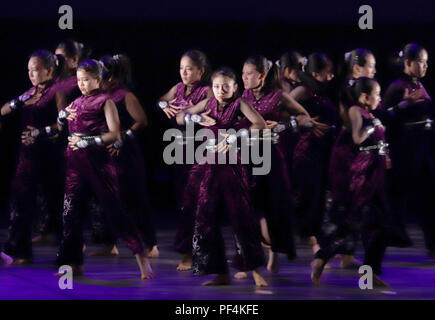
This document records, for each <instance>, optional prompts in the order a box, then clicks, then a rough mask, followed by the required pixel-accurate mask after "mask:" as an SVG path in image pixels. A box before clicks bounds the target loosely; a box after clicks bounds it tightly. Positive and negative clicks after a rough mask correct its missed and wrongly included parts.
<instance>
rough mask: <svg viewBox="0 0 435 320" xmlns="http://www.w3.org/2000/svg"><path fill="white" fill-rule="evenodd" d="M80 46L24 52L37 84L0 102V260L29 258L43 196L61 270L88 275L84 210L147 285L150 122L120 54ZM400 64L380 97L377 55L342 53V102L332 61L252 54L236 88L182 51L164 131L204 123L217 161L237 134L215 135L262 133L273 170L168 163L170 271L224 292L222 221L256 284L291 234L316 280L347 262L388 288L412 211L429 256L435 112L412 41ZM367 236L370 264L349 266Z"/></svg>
mask: <svg viewBox="0 0 435 320" xmlns="http://www.w3.org/2000/svg"><path fill="white" fill-rule="evenodd" d="M82 49H83V48H82V46H80V44H79V43H77V42H74V41H65V42H62V43H61V44H60V45H59V46H58V48H57V50H56V53H57V54H55V55H54V54H52V53H50V52H48V51H44V50H43V51H37V52H35V53H33V54H32V55H31V57H30V59H29V63H28V67H29V78H30V80H31V82H32V84H33V86H34V87H32V88H31V89H30V90H28V91H26V92H25V93H24V94H23V95H21V96H20V97H18V98H17V99H14V100H11V101H10V102H8V103H6V104H5V105H4V106H3V107H2V109H1V118H0V119H1V121H7V117H8V115H9V114H11V113H19V114H20V130H21V137H22V142H21V145H20V149H19V157H18V164H17V169H16V172H15V175H14V178H13V181H12V185H11V198H10V206H11V225H10V228H9V239H8V241H7V243H6V244H5V246H4V252H2V255H1V257H2V260H3V261H4V263H5V264H10V263H24V262H30V261H31V260H32V224H33V215H34V213H33V211H34V208H37V207H38V204H40V202H41V201H39V202H38V197H42V199H43V200H42V202H43V203H44V204H45V205H44V207H45V211H46V212H47V213H46V215H47V219H45V224H44V225H45V230H44V232H43V234H42V236H44V234H47V233H48V232H55V233H56V232H57V233H58V234H59V235H60V238H61V244H60V248H59V253H58V256H57V263H58V264H59V265H64V264H67V265H71V266H72V267H73V270H74V272H75V273H76V274H77V275H81V274H83V272H84V269H83V251H84V243H83V221H84V217H85V213H90V215H91V216H92V219H93V220H97V221H99V222H100V225H101V226H102V227H101V230H98V232H99V233H100V238H101V239H102V243H103V244H104V248H103V249H102V250H101V251H99V253H100V254H101V253H103V254H117V249H116V245H115V243H116V235H117V234H118V233H121V235H122V236H123V238H124V239H125V241H126V244H127V246H128V247H129V248H130V249H131V250H132V251H133V253H134V254H135V256H136V260H137V263H138V266H139V268H140V271H141V277H142V279H147V278H151V277H153V272H152V269H151V266H150V263H149V260H148V258H149V257H158V254H159V253H158V249H157V241H156V236H155V228H154V222H153V218H152V213H151V210H150V207H149V204H148V203H147V199H148V195H147V187H146V184H145V166H144V160H143V158H142V154H141V150H140V148H139V146H138V144H137V141H136V139H135V136H136V135H137V133H138V132H139V131H140V130H141V129H143V128H144V127H145V126H146V125H147V117H146V115H145V112H144V109H143V108H142V106H141V105H140V103H139V102H138V99H137V98H136V97H135V95H134V94H133V93H132V92H131V91H129V89H128V88H129V85H130V70H129V69H130V65H129V61H128V58H127V57H126V56H124V55H115V56H106V57H104V58H102V59H100V60H89V59H86V58H84V57H83V56H82V54H81V52H82ZM396 58H397V66H399V67H400V71H401V76H400V77H399V78H398V79H397V80H396V81H394V82H393V83H392V84H391V85H390V86H389V87H388V89H387V90H386V93H385V95H384V99H383V101H382V103H381V87H380V84H379V83H378V82H377V81H376V80H375V74H376V60H375V56H374V55H373V53H372V52H371V51H369V50H367V49H362V48H358V49H355V50H353V51H351V52H348V53H346V55H345V59H344V63H343V64H344V66H345V68H344V70H345V71H344V72H343V75H342V79H340V80H341V83H342V86H341V88H340V89H339V95H338V99H335V98H334V95H333V93H332V90H331V80H332V79H333V78H334V69H336V68H334V64H333V62H332V60H331V59H330V58H329V57H328V56H327V55H326V54H324V53H321V52H315V53H312V54H310V55H309V56H308V57H307V58H306V57H304V56H302V55H301V54H300V53H298V52H296V51H291V52H287V53H285V54H284V55H283V56H282V57H281V58H280V59H279V60H278V61H276V62H272V61H270V60H268V59H267V58H266V57H264V56H261V55H255V56H251V57H249V58H247V59H246V60H244V61H243V69H242V73H241V79H242V81H243V86H244V90H243V93H241V94H240V93H239V92H240V91H241V90H239V88H238V79H237V76H236V73H235V72H234V71H233V70H231V69H229V68H226V67H224V68H220V69H217V70H214V71H213V72H212V71H211V69H210V64H209V60H208V58H207V56H206V55H205V54H204V53H203V52H201V51H198V50H190V51H187V52H186V53H185V54H183V55H182V57H181V60H180V77H181V82H179V83H177V84H176V85H174V86H173V87H172V88H171V89H170V90H169V91H168V92H167V93H166V94H164V95H163V96H161V97H160V98H159V99H158V103H157V108H160V109H161V111H162V112H163V114H164V115H165V116H166V117H167V118H168V119H169V120H170V122H169V123H170V126H174V127H178V128H185V127H186V126H189V125H194V126H195V128H196V129H199V128H202V127H207V128H209V129H211V130H212V132H214V134H215V139H214V140H213V141H214V142H213V145H212V147H213V148H208V149H207V152H210V153H214V155H213V157H216V160H217V159H218V157H221V156H222V154H226V155H228V154H229V153H231V151H234V149H237V145H238V143H239V142H240V141H241V139H240V136H239V135H228V134H226V135H222V134H219V130H220V129H230V128H233V129H236V130H239V132H243V133H244V135H245V136H247V137H249V136H254V134H255V132H257V130H260V131H262V132H263V135H262V136H261V137H260V139H264V140H267V139H270V137H271V135H273V136H274V137H278V139H275V140H274V144H272V148H271V170H270V172H269V173H268V174H266V175H258V176H255V175H252V174H251V170H249V169H250V166H252V164H249V165H246V164H243V163H242V161H241V158H240V154H237V163H235V164H233V163H231V162H230V163H229V162H228V161H227V162H226V164H214V163H208V162H205V163H195V164H193V165H187V164H177V165H174V167H173V169H174V171H175V174H174V179H175V181H174V186H175V193H176V195H177V202H178V209H179V217H180V221H179V226H178V230H177V233H176V239H175V249H176V250H177V251H178V252H179V253H181V254H182V255H183V258H182V260H181V262H180V263H179V265H178V266H177V270H179V271H187V270H192V271H193V273H194V274H215V275H216V277H215V278H214V279H213V280H211V281H208V282H205V283H204V284H205V285H226V284H230V283H231V281H232V277H231V275H230V272H229V267H228V265H227V258H226V254H225V245H224V239H223V236H222V232H221V227H222V225H223V222H224V219H225V218H226V216H228V217H229V220H230V221H231V225H232V227H233V231H234V242H235V249H236V250H235V256H234V258H233V259H232V265H233V267H235V268H236V269H238V271H239V272H238V273H236V274H235V275H234V277H235V278H236V279H243V278H247V277H248V273H249V272H252V276H253V279H254V281H255V284H256V285H257V286H267V285H268V284H267V282H266V280H265V279H264V278H263V276H262V273H261V267H262V266H264V265H266V260H265V255H264V252H265V251H266V252H267V253H268V261H267V270H268V271H269V272H272V273H277V272H278V271H279V263H278V262H279V261H278V253H284V254H286V255H287V258H288V259H290V260H292V259H295V257H296V255H297V252H296V242H297V241H300V242H303V241H306V242H307V243H309V244H310V245H311V246H312V249H313V254H314V257H313V261H312V263H311V269H312V272H311V279H312V281H313V282H314V283H315V284H317V285H318V284H319V283H320V279H321V275H322V272H323V270H324V268H327V267H328V266H329V265H328V261H329V260H330V259H331V258H333V257H334V256H336V255H340V258H341V264H340V266H341V267H342V268H352V269H355V270H357V269H358V267H359V266H360V265H362V264H366V265H369V266H371V267H372V269H373V272H374V274H375V275H376V276H375V278H374V280H375V282H374V283H375V285H379V286H385V285H387V284H386V283H385V282H383V281H382V280H381V279H380V278H379V275H380V274H382V260H383V256H384V253H385V250H386V248H387V246H401V247H404V246H410V245H412V242H411V240H410V239H409V237H408V235H407V233H406V231H405V217H406V216H407V215H408V214H409V213H411V214H417V215H418V217H419V220H420V222H421V226H422V229H423V233H424V238H425V244H426V248H427V250H428V252H429V257H430V258H435V216H434V215H433V214H432V212H433V210H434V209H435V203H434V201H435V197H434V196H435V194H434V190H435V188H434V187H435V186H434V182H435V163H434V160H435V152H434V151H435V149H434V148H435V145H434V143H433V141H434V139H433V138H434V133H433V129H432V123H433V120H432V119H433V114H432V113H433V111H432V101H431V98H430V96H429V94H428V93H427V92H426V90H425V89H424V87H423V85H422V83H421V82H420V79H421V78H423V77H424V76H425V74H426V71H427V66H428V65H427V61H428V53H427V51H426V50H425V49H424V48H423V47H422V46H420V45H418V44H408V45H407V46H405V47H404V48H403V49H402V50H400V51H399V52H398V53H397V57H396ZM266 129H267V130H266ZM270 131H272V132H273V133H272V134H271V133H270ZM236 152H237V151H236ZM215 163H217V161H216V162H215ZM62 203H63V207H62ZM91 204H93V205H91ZM91 207H93V208H94V209H91ZM61 217H62V219H61ZM60 230H62V232H61V234H60ZM296 237H297V239H299V240H297V239H296ZM360 238H361V240H362V244H363V247H364V262H360V261H358V260H357V259H355V258H354V254H355V248H356V245H357V243H358V240H359V239H360ZM97 254H98V253H97Z"/></svg>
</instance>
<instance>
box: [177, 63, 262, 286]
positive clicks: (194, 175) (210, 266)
mask: <svg viewBox="0 0 435 320" xmlns="http://www.w3.org/2000/svg"><path fill="white" fill-rule="evenodd" d="M212 88H213V93H214V95H215V98H209V99H206V100H204V101H202V102H200V103H199V104H197V105H196V106H193V107H190V108H188V109H186V110H184V111H181V112H179V113H178V114H177V122H178V124H179V125H183V124H184V123H185V118H186V117H185V116H186V115H187V116H189V115H190V114H197V113H203V117H204V116H205V115H209V116H210V117H212V118H213V119H214V121H212V122H211V123H209V124H208V125H210V124H211V126H209V128H210V129H211V130H213V132H214V133H215V137H216V138H219V136H218V135H217V132H218V130H219V129H228V128H231V127H233V126H234V124H235V123H236V121H237V116H238V115H239V114H240V113H241V114H242V115H244V116H246V118H247V119H248V120H249V121H250V122H251V123H252V125H251V127H250V128H251V129H264V128H266V123H265V121H264V119H263V118H262V117H261V116H260V115H259V114H258V112H257V111H255V109H253V108H252V107H251V106H250V105H249V104H248V103H247V102H245V100H244V99H241V98H236V92H237V83H236V76H235V74H234V72H232V71H231V70H229V69H221V70H218V71H216V72H214V73H213V76H212ZM187 118H188V117H187ZM206 119H207V118H206ZM207 121H209V118H208V119H207ZM222 150H223V151H222ZM226 150H228V144H227V139H225V140H224V142H221V143H220V144H219V145H218V152H224V151H226ZM217 157H218V153H216V158H217ZM227 163H228V162H227ZM220 202H222V204H225V205H226V208H227V211H228V213H229V216H230V219H231V222H232V225H233V227H234V232H235V237H236V247H237V253H236V257H235V258H234V259H233V265H234V266H235V267H236V268H237V269H239V270H240V271H250V270H253V276H254V280H255V283H256V285H257V286H266V285H267V283H266V281H265V280H264V279H263V277H262V276H261V274H260V269H259V268H260V266H262V265H263V264H264V254H263V251H262V248H261V245H260V241H261V237H260V228H259V224H258V220H257V219H255V216H254V212H253V209H252V205H251V197H250V190H249V186H248V172H247V168H246V167H245V166H243V165H241V164H240V162H239V163H238V164H210V163H207V162H206V163H203V164H195V165H194V166H193V167H192V169H191V170H190V172H189V179H188V182H187V186H186V193H185V204H184V205H185V206H186V207H193V208H194V210H193V212H195V213H196V217H195V229H194V236H193V271H194V273H195V274H217V276H216V278H215V279H214V280H212V281H209V282H206V283H204V285H225V284H229V283H230V282H231V277H230V275H229V270H228V266H227V262H226V257H225V246H224V242H223V238H222V234H221V231H220V228H221V223H222V211H218V210H217V208H218V205H219V204H220Z"/></svg>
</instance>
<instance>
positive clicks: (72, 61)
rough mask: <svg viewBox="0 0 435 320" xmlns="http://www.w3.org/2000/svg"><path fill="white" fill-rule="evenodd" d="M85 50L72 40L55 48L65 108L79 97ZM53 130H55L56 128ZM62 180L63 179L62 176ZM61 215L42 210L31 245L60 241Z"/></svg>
mask: <svg viewBox="0 0 435 320" xmlns="http://www.w3.org/2000/svg"><path fill="white" fill-rule="evenodd" d="M85 50H86V49H85V48H84V47H83V44H82V43H78V42H76V41H73V40H64V41H62V42H61V43H59V44H58V46H57V48H56V51H55V53H56V55H61V56H62V57H63V58H64V59H65V62H66V69H67V70H66V74H65V75H62V76H61V77H57V78H56V85H57V86H58V91H60V92H61V93H62V97H63V98H64V99H65V101H62V104H63V105H65V106H66V105H68V104H70V103H71V102H72V101H74V100H75V99H76V98H78V97H79V96H80V95H81V94H80V90H79V88H78V86H77V76H76V71H77V65H78V63H79V62H80V61H81V60H82V59H83V58H84V57H86V52H85ZM53 129H54V130H56V128H53ZM58 139H60V140H61V141H63V144H64V148H66V142H67V141H66V140H67V138H66V136H64V135H62V136H59V137H58ZM63 179H64V177H63V176H62V180H63ZM38 200H39V201H40V202H41V203H42V205H41V207H42V208H46V204H45V202H44V198H43V197H39V199H38ZM61 214H62V213H61V212H57V213H56V216H52V215H50V214H49V212H48V211H47V210H42V213H41V217H40V219H39V220H40V221H39V223H38V224H37V229H38V233H39V234H38V235H37V236H35V237H34V238H33V239H32V243H47V242H51V240H52V239H53V237H52V235H55V236H57V238H58V239H60V238H61V236H62V218H61Z"/></svg>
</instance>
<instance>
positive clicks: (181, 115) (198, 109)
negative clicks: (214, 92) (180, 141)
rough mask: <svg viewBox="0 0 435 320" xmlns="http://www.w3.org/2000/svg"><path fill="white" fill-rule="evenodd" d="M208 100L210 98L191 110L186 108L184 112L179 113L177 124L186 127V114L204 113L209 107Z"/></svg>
mask: <svg viewBox="0 0 435 320" xmlns="http://www.w3.org/2000/svg"><path fill="white" fill-rule="evenodd" d="M208 100H209V98H207V99H204V100H202V101H200V102H199V103H198V104H196V105H194V106H191V107H189V108H186V109H184V110H183V111H180V112H178V113H177V124H178V125H180V126H182V125H184V116H185V115H186V113H190V114H197V113H201V112H204V110H205V107H206V106H207V102H208Z"/></svg>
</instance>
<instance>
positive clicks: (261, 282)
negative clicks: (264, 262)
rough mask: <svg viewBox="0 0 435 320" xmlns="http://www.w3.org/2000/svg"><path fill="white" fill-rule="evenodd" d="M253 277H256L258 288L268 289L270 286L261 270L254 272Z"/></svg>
mask: <svg viewBox="0 0 435 320" xmlns="http://www.w3.org/2000/svg"><path fill="white" fill-rule="evenodd" d="M252 276H253V277H254V281H255V286H256V287H267V286H268V285H269V284H268V283H267V282H266V280H264V278H263V276H262V275H261V273H260V269H255V270H252Z"/></svg>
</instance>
